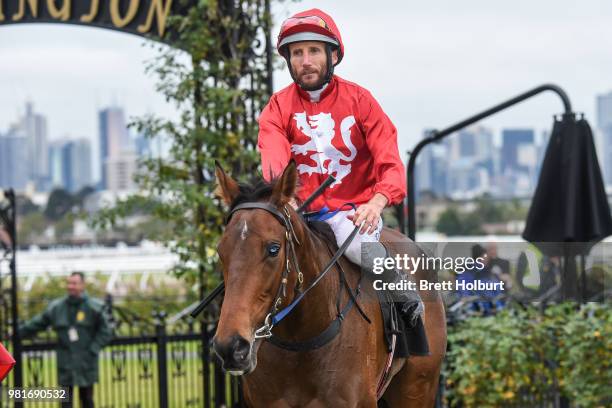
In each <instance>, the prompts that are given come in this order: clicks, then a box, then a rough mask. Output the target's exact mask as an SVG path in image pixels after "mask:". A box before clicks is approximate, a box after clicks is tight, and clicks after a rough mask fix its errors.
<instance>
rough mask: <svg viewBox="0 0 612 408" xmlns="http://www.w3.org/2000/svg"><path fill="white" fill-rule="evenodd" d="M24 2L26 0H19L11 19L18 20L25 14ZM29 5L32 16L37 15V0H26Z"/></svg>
mask: <svg viewBox="0 0 612 408" xmlns="http://www.w3.org/2000/svg"><path fill="white" fill-rule="evenodd" d="M25 2H26V0H19V8H18V9H17V12H16V13H15V14H13V21H19V20H21V19H22V18H23V16H24V15H25ZM28 4H29V5H30V13H32V16H33V17H34V18H36V17H38V0H28Z"/></svg>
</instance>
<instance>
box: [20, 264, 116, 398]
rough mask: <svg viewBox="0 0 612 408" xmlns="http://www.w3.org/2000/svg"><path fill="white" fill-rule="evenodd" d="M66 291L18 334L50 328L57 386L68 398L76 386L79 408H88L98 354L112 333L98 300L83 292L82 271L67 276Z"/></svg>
mask: <svg viewBox="0 0 612 408" xmlns="http://www.w3.org/2000/svg"><path fill="white" fill-rule="evenodd" d="M67 292H68V295H67V296H64V297H62V298H59V299H55V300H53V301H52V302H51V303H49V305H48V306H47V308H46V309H45V311H44V312H42V313H41V314H39V315H37V316H35V317H34V318H32V319H31V320H29V321H28V322H26V323H24V324H23V325H22V326H21V327H20V329H19V332H20V335H21V336H22V337H28V336H32V335H34V334H35V333H36V332H38V331H41V330H45V329H46V328H47V327H48V326H51V327H53V329H54V330H55V332H56V333H57V338H58V346H57V367H58V377H59V385H60V386H62V387H68V389H69V392H70V395H71V396H72V395H73V387H75V386H77V387H79V397H80V400H81V406H82V407H84V408H91V407H93V406H94V403H93V384H94V383H96V382H98V354H99V353H100V350H101V349H102V347H104V346H105V345H106V344H107V343H108V342H109V341H110V340H111V338H112V330H111V328H110V325H109V323H108V319H107V316H106V314H105V313H104V310H103V306H104V304H103V303H102V301H100V300H98V299H94V298H90V297H89V296H88V295H87V293H86V292H85V277H84V275H83V273H82V272H73V273H72V274H71V275H70V276H69V277H68V279H67ZM62 406H64V404H62ZM66 406H67V407H71V406H72V405H71V404H67V405H66Z"/></svg>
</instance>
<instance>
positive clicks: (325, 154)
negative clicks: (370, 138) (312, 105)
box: [291, 112, 357, 187]
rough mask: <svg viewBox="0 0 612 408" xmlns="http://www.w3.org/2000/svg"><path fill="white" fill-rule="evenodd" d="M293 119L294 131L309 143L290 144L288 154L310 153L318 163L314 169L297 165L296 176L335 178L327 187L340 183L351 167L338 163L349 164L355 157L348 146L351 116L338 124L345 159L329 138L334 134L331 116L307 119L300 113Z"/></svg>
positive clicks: (352, 122)
mask: <svg viewBox="0 0 612 408" xmlns="http://www.w3.org/2000/svg"><path fill="white" fill-rule="evenodd" d="M293 119H294V120H295V122H296V124H297V127H298V129H300V130H301V131H302V133H304V134H305V135H306V136H308V137H309V138H310V141H308V142H307V143H304V144H301V145H300V144H294V145H292V146H291V151H292V152H293V153H295V154H296V155H299V154H303V155H305V156H306V155H308V154H309V153H311V154H310V158H311V159H312V160H314V161H315V162H316V163H317V164H318V165H317V166H308V165H306V164H300V165H299V166H298V167H297V170H298V172H299V173H300V174H303V173H308V175H311V174H312V173H319V174H331V175H333V176H334V177H335V178H336V181H335V182H334V183H333V184H332V185H331V186H330V187H334V186H335V185H336V184H340V183H341V182H342V179H343V178H344V177H345V176H346V175H347V174H349V173H350V172H351V164H350V163H348V164H340V160H344V161H345V162H350V161H352V160H353V159H354V158H355V156H356V155H357V149H356V148H355V146H353V143H351V127H352V126H353V125H354V124H355V117H354V116H352V115H351V116H347V117H346V118H344V119H343V120H342V122H341V123H340V134H341V135H342V141H343V142H344V144H345V145H346V147H348V149H349V152H350V154H349V155H348V156H345V155H344V154H343V153H342V152H341V151H340V150H338V149H336V148H335V147H334V145H333V144H332V139H333V138H334V135H335V134H336V130H335V128H336V122H334V119H332V116H331V113H319V114H318V115H314V116H308V117H307V116H306V112H301V113H296V114H295V115H294V116H293Z"/></svg>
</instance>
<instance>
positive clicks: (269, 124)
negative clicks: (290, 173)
mask: <svg viewBox="0 0 612 408" xmlns="http://www.w3.org/2000/svg"><path fill="white" fill-rule="evenodd" d="M257 148H258V149H259V152H260V154H261V170H262V171H263V176H264V179H265V180H266V181H268V182H269V181H270V180H271V179H272V178H274V177H278V176H280V175H281V174H282V173H283V170H284V169H285V167H286V166H287V164H288V163H289V160H290V159H291V145H290V144H289V139H288V138H287V132H286V130H285V129H284V128H283V126H282V119H281V113H280V109H279V107H278V102H277V101H276V98H275V97H274V96H272V98H271V99H270V102H269V103H268V105H266V107H265V108H264V110H263V111H262V112H261V115H260V116H259V135H258V138H257Z"/></svg>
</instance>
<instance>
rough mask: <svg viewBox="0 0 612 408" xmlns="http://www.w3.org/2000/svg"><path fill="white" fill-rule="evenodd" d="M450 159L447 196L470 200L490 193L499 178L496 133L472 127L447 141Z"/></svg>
mask: <svg viewBox="0 0 612 408" xmlns="http://www.w3.org/2000/svg"><path fill="white" fill-rule="evenodd" d="M444 145H445V146H446V147H447V152H448V153H447V155H446V156H445V157H444V158H442V160H445V161H446V168H447V177H446V190H447V191H446V192H447V194H448V195H449V196H453V197H470V196H476V195H479V194H482V193H483V192H490V191H491V190H492V188H493V185H492V180H494V177H495V176H496V174H497V167H496V165H495V163H496V162H495V149H494V140H493V131H492V130H491V129H488V128H486V127H483V126H472V127H469V128H466V129H462V130H460V131H459V132H457V133H455V134H453V135H450V136H449V137H447V138H446V140H445V141H444Z"/></svg>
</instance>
